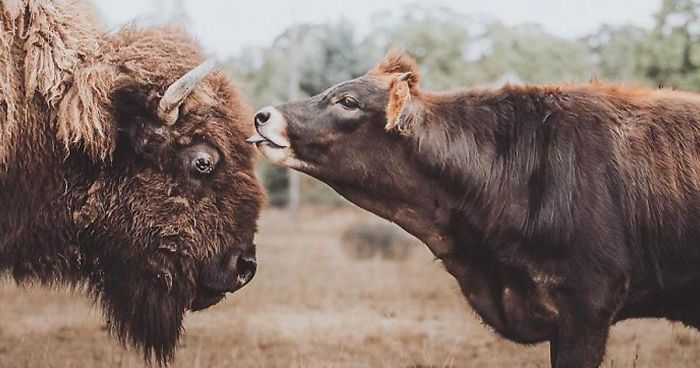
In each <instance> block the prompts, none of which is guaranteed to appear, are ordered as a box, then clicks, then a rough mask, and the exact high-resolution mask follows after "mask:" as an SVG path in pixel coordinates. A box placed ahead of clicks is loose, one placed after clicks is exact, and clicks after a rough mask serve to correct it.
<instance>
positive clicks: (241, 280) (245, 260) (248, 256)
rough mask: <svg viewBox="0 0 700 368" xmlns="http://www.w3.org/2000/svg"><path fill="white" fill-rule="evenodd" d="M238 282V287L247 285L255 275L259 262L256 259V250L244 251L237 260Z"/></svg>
mask: <svg viewBox="0 0 700 368" xmlns="http://www.w3.org/2000/svg"><path fill="white" fill-rule="evenodd" d="M235 268H236V274H237V275H238V276H237V280H236V284H237V285H239V286H238V288H242V287H243V286H245V285H246V284H247V283H248V282H250V280H252V279H253V276H255V271H256V270H257V269H258V262H256V260H255V251H254V250H253V251H252V252H249V253H244V254H243V255H241V256H240V257H238V260H237V261H236V267H235Z"/></svg>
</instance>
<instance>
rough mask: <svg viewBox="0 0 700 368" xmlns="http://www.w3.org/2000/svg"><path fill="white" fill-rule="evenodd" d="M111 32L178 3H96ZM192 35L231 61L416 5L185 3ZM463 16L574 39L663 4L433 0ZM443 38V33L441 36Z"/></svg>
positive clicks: (646, 15)
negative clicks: (293, 33) (301, 31)
mask: <svg viewBox="0 0 700 368" xmlns="http://www.w3.org/2000/svg"><path fill="white" fill-rule="evenodd" d="M94 1H95V3H96V4H97V6H98V8H99V9H100V10H101V12H102V14H103V16H104V17H105V20H106V22H107V24H109V25H110V27H118V26H120V25H122V24H124V23H126V22H129V21H130V20H132V19H134V18H138V17H141V18H144V19H149V17H153V12H154V9H155V8H156V4H165V5H166V6H167V5H168V4H172V3H174V2H175V1H177V0H94ZM182 1H183V2H184V4H185V9H186V11H187V13H188V15H189V17H190V19H191V24H190V31H191V32H192V33H194V35H195V36H196V37H197V38H198V39H199V40H200V41H201V42H202V43H203V44H204V46H205V47H206V49H207V51H208V52H210V53H214V54H216V55H218V56H220V57H226V56H228V55H231V54H234V53H236V52H238V51H240V50H241V49H242V48H243V47H245V46H268V45H270V44H271V43H272V41H273V40H274V38H275V37H276V36H278V35H279V34H280V33H281V32H282V31H284V29H285V28H287V27H288V26H289V25H291V24H294V23H323V22H327V21H336V20H340V19H346V20H348V21H350V22H352V23H354V24H357V26H358V31H360V32H362V29H363V28H366V27H367V25H368V22H369V19H370V16H371V15H372V14H373V13H375V12H377V11H383V10H389V11H394V9H395V10H396V13H400V12H401V9H403V8H404V7H407V6H411V5H415V4H416V3H417V2H416V1H415V0H344V1H337V0H228V1H227V0H182ZM425 2H426V3H427V4H433V5H435V6H447V7H450V8H453V9H454V10H455V11H456V12H457V13H460V14H474V15H485V16H489V17H492V18H496V19H499V20H501V21H502V22H504V23H505V24H508V25H514V24H520V23H540V24H542V25H543V26H544V28H545V29H546V30H548V31H549V32H551V33H553V34H555V35H559V36H561V37H567V38H574V37H578V36H581V35H585V34H587V33H590V32H593V31H595V30H596V29H597V28H598V27H599V26H600V25H602V24H604V23H607V24H612V25H623V24H634V25H639V26H643V27H651V26H652V25H653V18H652V15H653V14H654V12H656V11H657V10H658V8H659V7H660V4H661V0H582V1H572V0H431V1H429V2H428V1H425ZM436 32H439V30H436Z"/></svg>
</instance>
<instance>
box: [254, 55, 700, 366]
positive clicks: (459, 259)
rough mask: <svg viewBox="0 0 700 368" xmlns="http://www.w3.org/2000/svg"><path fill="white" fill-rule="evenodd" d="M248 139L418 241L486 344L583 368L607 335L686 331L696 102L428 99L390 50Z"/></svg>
mask: <svg viewBox="0 0 700 368" xmlns="http://www.w3.org/2000/svg"><path fill="white" fill-rule="evenodd" d="M256 126H257V130H258V134H257V135H256V136H254V137H252V138H251V141H253V142H256V144H257V145H258V147H259V148H260V150H261V151H262V152H263V153H264V154H265V155H266V156H267V157H268V158H270V159H272V160H274V161H276V162H278V163H281V164H283V165H286V166H289V167H292V168H295V169H298V170H301V171H304V172H306V173H308V174H310V175H312V176H315V177H317V178H319V179H321V180H323V181H324V182H326V183H328V184H329V185H330V186H331V187H333V188H334V189H336V190H337V191H338V192H339V193H340V194H342V195H344V196H345V197H346V198H348V199H349V200H351V201H352V202H354V203H356V204H358V205H359V206H361V207H363V208H365V209H368V210H369V211H372V212H374V213H376V214H378V215H380V216H382V217H384V218H386V219H388V220H391V221H394V222H396V223H398V224H399V225H401V226H402V227H403V228H404V229H406V230H407V231H409V232H410V233H412V234H414V235H415V236H417V237H418V238H420V239H421V240H422V241H423V242H424V243H426V244H427V245H428V247H430V249H431V250H432V251H433V253H434V254H435V255H436V257H437V258H439V259H440V260H441V261H442V262H443V264H444V265H445V267H446V269H447V271H448V272H450V273H451V274H452V275H453V276H454V277H455V278H456V280H457V281H458V282H459V285H460V287H461V289H462V291H463V293H464V295H465V297H466V298H467V300H468V301H469V303H470V305H471V306H472V308H473V309H474V310H475V311H476V312H477V313H478V314H479V315H480V316H481V317H482V319H483V320H484V322H485V323H486V324H488V325H489V326H491V327H492V328H493V329H494V330H495V331H496V332H498V333H499V334H500V335H502V336H504V337H506V338H508V339H510V340H513V341H517V342H521V343H537V342H543V341H549V342H550V343H551V351H552V356H551V359H552V365H553V366H556V367H596V366H598V365H599V364H600V363H601V362H602V359H603V355H604V351H605V343H606V340H607V335H608V330H609V327H610V325H611V324H613V323H614V322H616V321H619V320H623V319H626V318H638V317H663V318H669V319H672V320H678V321H682V322H684V323H685V324H687V325H690V326H694V327H698V318H700V313H699V312H698V308H697V307H698V304H699V303H698V297H697V296H696V295H697V291H698V288H699V287H700V272H699V271H698V270H699V268H698V266H699V265H700V247H698V245H697V239H700V159H699V158H700V157H699V155H700V148H699V147H700V146H699V145H698V142H700V98H699V97H698V96H696V95H693V94H686V93H680V92H674V91H669V90H658V91H655V90H650V89H644V88H623V87H616V86H610V85H605V84H601V83H591V84H588V85H582V86H555V87H517V86H506V87H504V88H502V89H499V90H495V91H493V90H472V91H466V92H457V93H448V94H445V93H429V92H424V91H421V90H419V89H418V75H417V69H416V67H415V64H414V62H413V61H412V60H411V59H410V58H408V57H407V56H405V55H400V54H399V55H390V56H389V57H387V59H385V60H384V61H383V62H382V63H380V64H379V65H378V66H377V67H376V68H375V69H374V70H372V71H370V72H369V73H368V74H367V75H365V76H363V77H360V78H358V79H356V80H352V81H349V82H345V83H341V84H339V85H337V86H334V87H332V88H330V89H329V90H328V91H326V92H324V93H323V94H321V95H319V96H315V97H312V98H311V99H309V100H306V101H300V102H293V103H290V104H286V105H283V106H280V107H277V108H266V109H263V110H261V111H260V112H259V113H258V115H257V117H256Z"/></svg>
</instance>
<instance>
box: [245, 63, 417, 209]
mask: <svg viewBox="0 0 700 368" xmlns="http://www.w3.org/2000/svg"><path fill="white" fill-rule="evenodd" d="M418 83H419V75H418V70H417V68H416V64H415V61H414V60H413V59H411V58H410V57H409V56H407V55H405V54H400V53H392V54H389V55H388V56H387V57H386V58H385V59H384V60H383V61H381V62H380V63H379V64H378V65H377V66H376V67H375V68H374V69H373V70H371V71H369V72H368V73H367V74H365V75H364V76H362V77H359V78H357V79H353V80H350V81H346V82H342V83H339V84H337V85H335V86H333V87H331V88H329V89H328V90H326V91H325V92H323V93H321V94H319V95H317V96H314V97H311V98H309V99H307V100H303V101H297V102H291V103H288V104H284V105H281V106H277V107H265V108H263V109H262V110H260V111H259V112H258V113H257V114H256V116H255V126H256V129H257V134H255V135H254V136H253V137H250V138H249V140H248V141H249V142H252V143H255V144H256V146H257V147H258V149H259V150H260V151H261V152H262V153H263V154H264V155H265V156H266V157H267V158H268V159H270V160H272V161H273V162H276V163H278V164H281V165H285V166H288V167H291V168H293V169H297V170H300V171H303V172H306V173H308V174H310V175H312V176H314V177H316V178H318V179H321V180H323V181H325V182H327V183H329V184H330V185H331V186H332V187H334V188H335V189H336V190H338V191H339V192H341V194H344V195H346V196H347V194H348V191H351V190H352V189H353V188H357V189H358V190H360V189H361V190H362V191H363V192H364V193H365V196H375V197H382V198H387V199H389V198H396V199H397V200H399V198H397V197H401V196H403V195H409V194H408V191H406V192H405V193H402V188H406V189H408V188H407V187H408V186H410V185H411V184H414V183H413V180H414V179H415V175H414V173H415V168H414V166H415V165H414V162H412V154H413V153H412V152H411V151H412V148H411V146H410V145H409V144H407V141H406V139H405V138H406V137H405V135H404V134H402V133H405V132H407V131H408V130H409V129H410V127H411V124H413V123H414V122H415V121H416V120H417V119H418V118H420V115H421V111H420V109H421V103H420V102H419V101H417V96H416V95H417V94H418V93H419V91H418ZM413 189H415V188H413ZM351 200H352V198H351Z"/></svg>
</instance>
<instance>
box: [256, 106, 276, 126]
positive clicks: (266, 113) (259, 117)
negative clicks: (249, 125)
mask: <svg viewBox="0 0 700 368" xmlns="http://www.w3.org/2000/svg"><path fill="white" fill-rule="evenodd" d="M271 115H272V114H270V109H269V108H267V107H266V108H264V109H262V110H260V111H258V113H257V114H255V125H257V126H261V125H263V124H265V123H267V122H268V121H269V120H270V116H271Z"/></svg>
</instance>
